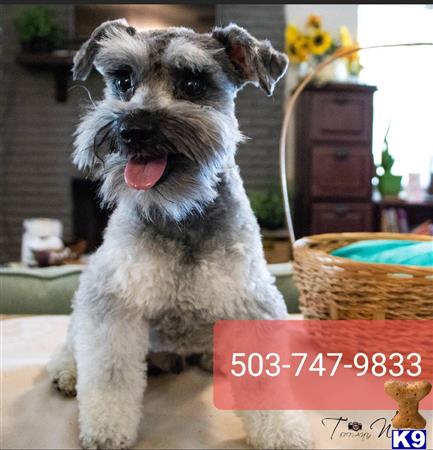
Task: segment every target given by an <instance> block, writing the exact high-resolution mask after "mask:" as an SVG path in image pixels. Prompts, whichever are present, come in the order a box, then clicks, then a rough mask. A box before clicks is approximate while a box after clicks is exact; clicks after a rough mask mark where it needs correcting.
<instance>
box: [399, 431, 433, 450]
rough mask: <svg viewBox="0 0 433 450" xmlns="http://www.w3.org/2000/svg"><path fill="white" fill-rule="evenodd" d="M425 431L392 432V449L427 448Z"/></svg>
mask: <svg viewBox="0 0 433 450" xmlns="http://www.w3.org/2000/svg"><path fill="white" fill-rule="evenodd" d="M426 444H427V432H426V430H392V449H393V450H395V449H402V448H416V449H425V448H427V446H426Z"/></svg>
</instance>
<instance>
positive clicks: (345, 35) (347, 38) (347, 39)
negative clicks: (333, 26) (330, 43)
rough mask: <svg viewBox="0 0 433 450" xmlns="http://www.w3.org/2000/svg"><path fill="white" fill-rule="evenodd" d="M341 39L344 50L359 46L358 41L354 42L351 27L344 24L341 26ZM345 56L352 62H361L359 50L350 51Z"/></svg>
mask: <svg viewBox="0 0 433 450" xmlns="http://www.w3.org/2000/svg"><path fill="white" fill-rule="evenodd" d="M340 41H341V47H342V48H343V50H349V49H355V48H356V47H358V44H357V43H356V42H353V39H352V36H351V35H350V31H349V29H348V28H347V27H346V26H344V25H343V26H341V27H340ZM345 58H346V59H347V60H348V61H350V62H359V55H358V52H353V53H350V54H349V55H347V56H345Z"/></svg>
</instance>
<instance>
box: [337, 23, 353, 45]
mask: <svg viewBox="0 0 433 450" xmlns="http://www.w3.org/2000/svg"><path fill="white" fill-rule="evenodd" d="M340 40H341V46H342V47H349V45H352V44H353V40H352V36H351V35H350V31H349V29H348V28H347V27H346V26H345V25H342V26H341V27H340Z"/></svg>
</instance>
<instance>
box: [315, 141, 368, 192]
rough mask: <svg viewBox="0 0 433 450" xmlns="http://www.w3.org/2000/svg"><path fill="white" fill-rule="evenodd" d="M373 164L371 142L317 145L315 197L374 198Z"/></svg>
mask: <svg viewBox="0 0 433 450" xmlns="http://www.w3.org/2000/svg"><path fill="white" fill-rule="evenodd" d="M372 164H373V162H372V155H371V153H370V150H369V147H367V146H353V145H351V146H348V145H343V144H341V145H339V144H336V145H315V146H314V147H313V149H312V172H311V195H312V196H313V197H314V198H327V197H341V198H357V199H369V198H371V178H372Z"/></svg>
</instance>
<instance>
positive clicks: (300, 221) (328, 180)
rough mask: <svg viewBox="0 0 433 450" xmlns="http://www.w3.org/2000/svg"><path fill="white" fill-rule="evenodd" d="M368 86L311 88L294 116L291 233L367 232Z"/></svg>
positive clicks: (370, 109) (370, 172)
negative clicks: (292, 215)
mask: <svg viewBox="0 0 433 450" xmlns="http://www.w3.org/2000/svg"><path fill="white" fill-rule="evenodd" d="M375 90H376V88H375V87H373V86H364V85H355V84H333V83H330V84H326V85H324V86H321V87H317V86H310V87H307V88H306V89H305V91H304V92H303V93H302V95H301V98H300V99H299V101H298V107H297V110H296V148H295V208H294V218H295V232H296V236H297V237H301V236H305V235H308V234H316V233H327V232H328V233H331V232H342V231H372V229H373V208H372V203H371V179H372V177H373V175H374V166H373V156H372V149H371V137H372V121H373V94H374V91H375Z"/></svg>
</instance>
